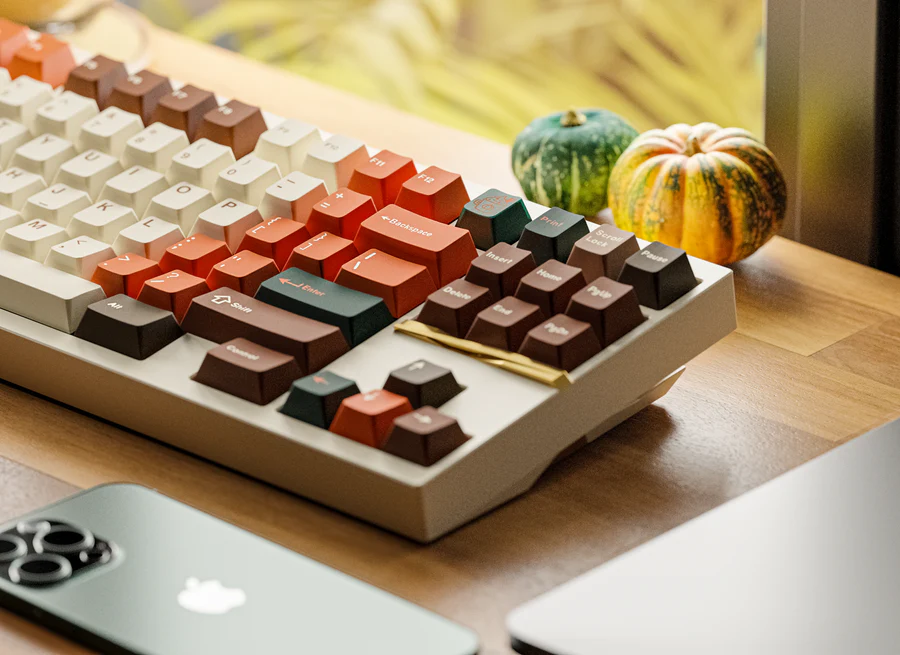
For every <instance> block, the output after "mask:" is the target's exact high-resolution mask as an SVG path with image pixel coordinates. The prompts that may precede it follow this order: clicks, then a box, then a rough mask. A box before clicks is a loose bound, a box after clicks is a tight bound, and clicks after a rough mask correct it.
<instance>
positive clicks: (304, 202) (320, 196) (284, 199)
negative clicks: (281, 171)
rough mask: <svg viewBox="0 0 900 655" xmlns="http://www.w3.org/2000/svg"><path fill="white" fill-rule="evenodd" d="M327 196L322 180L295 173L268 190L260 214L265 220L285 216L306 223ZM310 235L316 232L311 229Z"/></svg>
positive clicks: (260, 207) (298, 172) (289, 174)
mask: <svg viewBox="0 0 900 655" xmlns="http://www.w3.org/2000/svg"><path fill="white" fill-rule="evenodd" d="M327 195H328V192H327V191H326V190H325V183H324V182H323V181H322V180H319V179H316V178H314V177H310V176H309V175H306V174H304V173H301V172H300V171H294V172H292V173H288V174H287V175H285V176H284V177H283V178H281V179H280V180H279V181H278V182H276V183H275V184H273V185H272V186H270V187H269V188H268V189H266V195H265V197H263V200H262V204H261V205H260V206H259V212H260V214H262V217H263V218H272V217H273V216H284V217H285V218H290V219H291V220H294V221H297V222H298V223H306V222H307V221H308V220H309V215H310V212H312V209H313V206H315V205H316V203H318V202H320V201H322V200H324V199H325V196H327ZM310 234H316V232H315V231H313V230H312V229H310Z"/></svg>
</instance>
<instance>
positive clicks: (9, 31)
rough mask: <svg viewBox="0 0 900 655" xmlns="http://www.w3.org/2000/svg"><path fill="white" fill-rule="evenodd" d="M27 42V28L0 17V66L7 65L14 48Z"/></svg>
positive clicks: (4, 66)
mask: <svg viewBox="0 0 900 655" xmlns="http://www.w3.org/2000/svg"><path fill="white" fill-rule="evenodd" d="M27 43H28V28H27V27H25V26H24V25H19V24H18V23H14V22H12V21H11V20H6V19H5V18H0V66H2V67H3V68H8V67H9V62H11V61H12V58H13V55H14V54H15V53H16V50H18V49H19V48H21V47H22V46H24V45H25V44H27Z"/></svg>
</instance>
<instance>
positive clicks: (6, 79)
mask: <svg viewBox="0 0 900 655" xmlns="http://www.w3.org/2000/svg"><path fill="white" fill-rule="evenodd" d="M11 81H12V78H10V76H9V71H8V70H6V69H5V68H0V89H5V88H6V87H7V86H8V85H9V83H10V82H11Z"/></svg>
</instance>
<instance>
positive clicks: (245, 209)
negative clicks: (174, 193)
mask: <svg viewBox="0 0 900 655" xmlns="http://www.w3.org/2000/svg"><path fill="white" fill-rule="evenodd" d="M261 220H262V218H261V217H260V215H259V212H258V211H257V209H256V207H254V206H253V205H248V204H246V203H243V202H240V201H238V200H234V199H232V198H229V199H227V200H223V201H222V202H220V203H218V204H217V205H213V206H212V207H210V208H209V209H207V210H206V211H203V212H200V216H198V217H197V222H196V223H194V228H193V229H192V230H191V234H205V235H206V236H208V237H212V238H213V239H217V240H219V241H224V242H225V243H226V244H227V245H228V250H229V251H231V252H237V251H238V250H239V247H240V245H241V241H243V239H244V236H245V235H246V234H247V230H249V229H250V228H251V227H254V226H256V225H259V223H260V221H261Z"/></svg>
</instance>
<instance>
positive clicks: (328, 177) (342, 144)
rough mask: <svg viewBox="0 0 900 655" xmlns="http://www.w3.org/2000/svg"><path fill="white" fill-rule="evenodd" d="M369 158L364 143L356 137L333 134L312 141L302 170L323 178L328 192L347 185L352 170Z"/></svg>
mask: <svg viewBox="0 0 900 655" xmlns="http://www.w3.org/2000/svg"><path fill="white" fill-rule="evenodd" d="M368 158H369V153H368V152H367V151H366V145H365V144H364V143H363V142H362V141H359V140H358V139H353V138H350V137H348V136H344V135H342V134H334V135H332V136H330V137H328V139H327V140H325V141H323V142H322V143H314V144H312V145H311V146H310V148H309V150H308V151H307V153H306V159H305V160H304V161H303V169H302V170H303V172H304V173H306V174H307V175H310V176H312V177H317V178H319V179H320V180H324V182H325V188H326V189H328V193H334V192H335V191H337V190H338V189H339V188H341V187H345V186H347V184H348V183H349V182H350V177H351V176H352V175H353V171H354V170H356V168H357V167H358V166H361V165H362V164H364V163H365V162H366V160H367V159H368Z"/></svg>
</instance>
